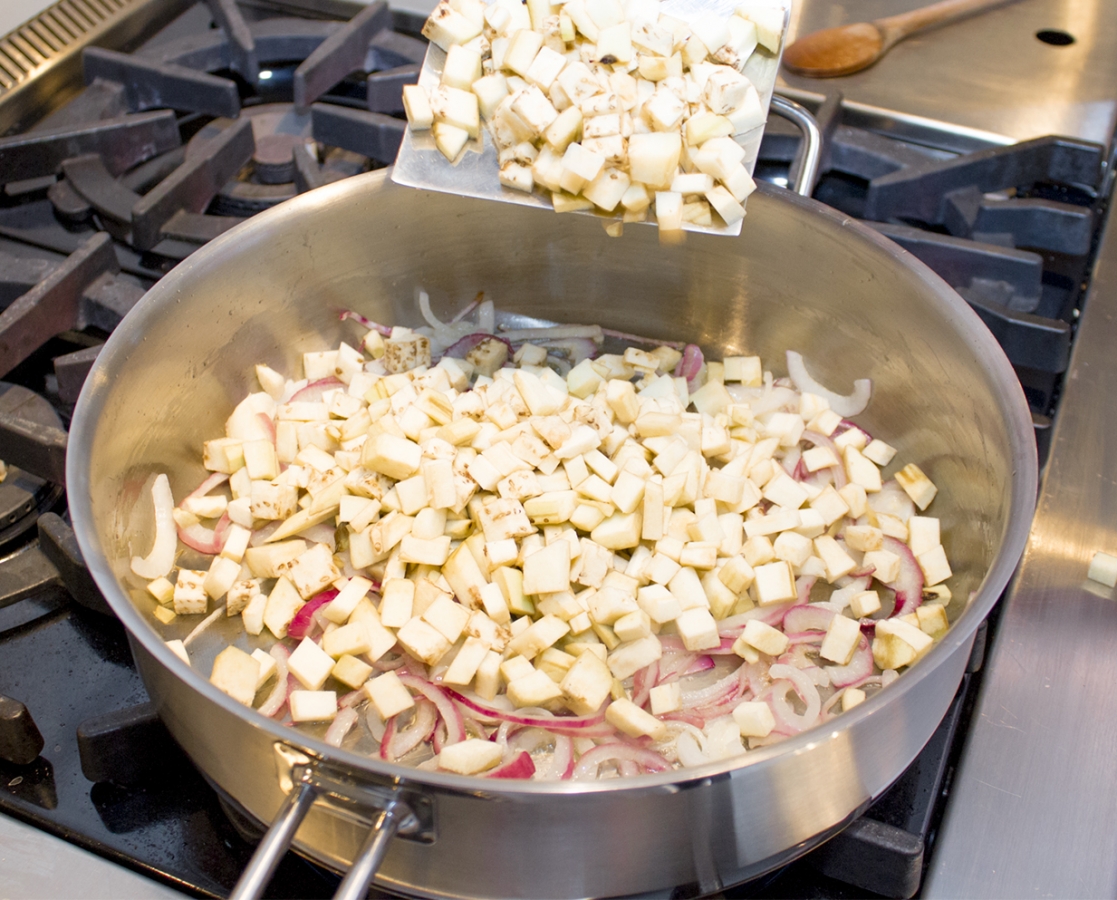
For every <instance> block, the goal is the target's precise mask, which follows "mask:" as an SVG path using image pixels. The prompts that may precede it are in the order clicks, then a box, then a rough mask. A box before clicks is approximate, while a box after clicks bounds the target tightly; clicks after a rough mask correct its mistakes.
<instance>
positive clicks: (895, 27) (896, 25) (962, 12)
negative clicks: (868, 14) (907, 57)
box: [873, 0, 1015, 50]
mask: <svg viewBox="0 0 1117 900" xmlns="http://www.w3.org/2000/svg"><path fill="white" fill-rule="evenodd" d="M1013 2H1015V0H941V2H940V3H935V4H932V5H931V6H924V7H922V8H920V9H913V10H912V11H911V12H906V13H901V14H900V15H898V16H889V17H888V18H885V19H877V20H876V22H874V23H873V24H875V25H876V26H877V27H878V28H880V30H881V32H882V34H883V35H884V48H883V49H884V50H887V49H888V48H889V47H891V46H892V45H893V44H895V43H896V42H897V41H902V40H903V39H904V38H906V37H909V36H910V35H913V34H915V33H916V32H917V31H924V30H925V29H928V28H935V27H937V26H939V25H946V24H949V23H950V22H956V21H958V20H959V19H964V18H966V17H967V16H972V15H976V14H977V13H980V12H985V10H987V9H993V8H994V7H997V6H1005V5H1006V4H1008V3H1013Z"/></svg>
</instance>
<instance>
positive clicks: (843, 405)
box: [787, 350, 873, 418]
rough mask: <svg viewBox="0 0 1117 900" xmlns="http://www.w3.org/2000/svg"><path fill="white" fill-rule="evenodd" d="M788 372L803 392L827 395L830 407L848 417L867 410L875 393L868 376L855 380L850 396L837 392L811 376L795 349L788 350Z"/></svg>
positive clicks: (840, 414) (821, 395)
mask: <svg viewBox="0 0 1117 900" xmlns="http://www.w3.org/2000/svg"><path fill="white" fill-rule="evenodd" d="M787 374H788V375H789V376H790V377H791V381H792V383H793V384H794V385H795V387H797V388H798V389H799V390H800V391H802V392H803V393H811V394H817V395H818V396H820V397H825V398H826V402H827V403H829V404H830V408H831V409H832V410H833V411H834V412H836V413H837V414H838V415H839V416H843V417H845V418H848V417H850V416H856V415H859V414H860V413H863V412H864V411H865V407H866V406H868V405H869V398H870V397H872V394H873V383H872V382H871V381H870V380H869V379H868V378H859V379H857V381H855V382H853V393H852V394H850V395H849V396H846V395H844V394H836V393H834V392H833V391H831V390H829V389H828V388H824V387H823V386H822V385H821V384H819V383H818V382H817V381H815V380H814V379H813V378H811V376H810V374H809V373H808V372H807V366H806V364H805V363H804V362H803V357H802V355H800V354H799V353H796V352H795V351H794V350H788V351H787Z"/></svg>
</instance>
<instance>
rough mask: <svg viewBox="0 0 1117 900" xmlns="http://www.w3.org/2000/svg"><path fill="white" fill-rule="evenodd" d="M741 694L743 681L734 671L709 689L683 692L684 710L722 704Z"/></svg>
mask: <svg viewBox="0 0 1117 900" xmlns="http://www.w3.org/2000/svg"><path fill="white" fill-rule="evenodd" d="M740 693H741V679H740V676H739V675H738V673H737V670H736V669H734V670H733V671H732V672H730V673H729V674H728V675H726V676H725V677H724V678H721V679H719V680H718V681H715V682H714V683H713V684H711V685H710V686H709V687H704V688H702V689H700V690H697V691H683V696H682V703H683V705H682V708H683V709H686V710H693V709H694V708H696V707H699V706H710V705H715V704H720V703H722V702H723V701H724V700H726V699H728V698H729V697H736V696H739V695H740Z"/></svg>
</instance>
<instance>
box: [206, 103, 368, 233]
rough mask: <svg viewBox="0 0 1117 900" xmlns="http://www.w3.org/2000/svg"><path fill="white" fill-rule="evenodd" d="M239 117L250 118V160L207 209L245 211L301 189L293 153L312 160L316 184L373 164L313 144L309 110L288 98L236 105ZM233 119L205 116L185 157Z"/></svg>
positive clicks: (303, 187) (230, 213) (256, 209)
mask: <svg viewBox="0 0 1117 900" xmlns="http://www.w3.org/2000/svg"><path fill="white" fill-rule="evenodd" d="M240 118H242V119H244V118H247V119H248V120H249V121H250V122H251V123H252V136H253V138H254V140H255V145H256V146H255V150H254V151H253V153H252V159H251V161H250V163H249V164H248V165H246V166H244V167H242V168H241V170H240V171H239V172H238V173H237V175H236V176H235V177H233V178H232V179H230V180H229V181H227V182H226V183H225V184H224V186H223V187H222V188H221V190H220V191H218V193H217V196H216V197H214V199H213V202H212V203H211V204H210V207H209V211H210V213H211V214H213V215H220V216H251V215H253V214H254V213H258V212H262V211H263V210H265V209H268V208H270V207H272V206H275V205H276V204H278V203H282V202H283V201H284V200H289V199H291V198H292V197H294V196H295V195H296V194H298V193H299V192H300V190H306V185H305V184H300V181H301V176H300V171H299V166H298V164H297V161H296V160H297V159H299V158H301V159H302V160H309V161H310V162H312V163H314V164H315V165H316V167H317V171H318V176H319V179H320V183H321V184H328V183H330V182H331V181H337V180H339V179H341V178H348V177H349V176H350V175H358V174H360V173H361V172H364V171H367V170H368V169H369V167H370V166H371V165H373V163H372V161H371V160H370V159H369V158H368V157H367V156H362V155H361V154H359V153H353V152H352V151H349V150H343V149H340V148H338V147H325V146H322V145H319V144H318V143H317V142H316V141H315V140H314V133H313V116H312V115H311V114H310V113H309V112H307V113H300V112H298V110H297V109H296V108H295V106H294V105H293V104H291V103H264V104H261V105H259V106H250V107H247V108H245V109H243V110H241V114H240ZM234 124H235V121H234V120H233V119H227V118H217V119H213V120H211V121H210V122H208V123H207V124H206V125H204V126H203V127H202V128H201V129H199V130H198V132H197V133H196V134H195V135H194V136H193V137H192V138H191V139H190V142H189V143H188V144H187V145H186V159H187V160H190V159H191V158H193V156H194V155H195V154H196V153H198V152H201V148H202V147H204V145H206V144H207V143H209V142H210V141H212V140H214V139H215V138H217V137H219V136H220V135H221V134H222V133H224V132H225V131H226V130H227V129H228V128H230V127H231V126H233V125H234ZM319 157H321V163H320V164H319V162H318V161H319Z"/></svg>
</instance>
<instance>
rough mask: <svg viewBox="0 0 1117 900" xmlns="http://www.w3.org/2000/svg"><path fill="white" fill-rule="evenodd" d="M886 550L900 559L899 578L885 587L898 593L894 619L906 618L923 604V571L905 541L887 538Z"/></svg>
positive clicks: (885, 539)
mask: <svg viewBox="0 0 1117 900" xmlns="http://www.w3.org/2000/svg"><path fill="white" fill-rule="evenodd" d="M884 549H885V550H888V551H889V552H891V553H895V554H896V555H897V556H899V557H900V574H899V577H897V579H896V580H895V581H893V582H886V583H885V587H889V588H891V589H892V590H893V591H895V592H896V607H895V609H894V610H893V612H892V617H893V618H895V617H897V616H906V615H907V614H908V613H911V612H915V610H916V609H917V608H918V607H919V604H921V603H922V602H923V570H922V569H921V568H919V563H918V561H917V560H916V558H915V554H914V553H912V552H911V548H910V547H908V545H907V544H905V543H904V542H903V541H898V540H896V538H893V537H887V536H886V537H885V538H884Z"/></svg>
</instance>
